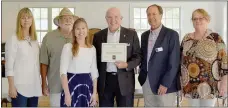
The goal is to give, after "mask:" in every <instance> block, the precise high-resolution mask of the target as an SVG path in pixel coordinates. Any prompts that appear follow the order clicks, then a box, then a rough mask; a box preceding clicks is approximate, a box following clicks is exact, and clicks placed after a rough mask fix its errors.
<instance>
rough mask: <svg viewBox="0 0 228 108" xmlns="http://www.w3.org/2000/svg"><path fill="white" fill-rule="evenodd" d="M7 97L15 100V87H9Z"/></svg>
mask: <svg viewBox="0 0 228 108" xmlns="http://www.w3.org/2000/svg"><path fill="white" fill-rule="evenodd" d="M9 96H10V97H11V98H17V90H16V87H15V86H14V85H10V86H9Z"/></svg>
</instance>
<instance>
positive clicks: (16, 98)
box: [5, 8, 42, 107]
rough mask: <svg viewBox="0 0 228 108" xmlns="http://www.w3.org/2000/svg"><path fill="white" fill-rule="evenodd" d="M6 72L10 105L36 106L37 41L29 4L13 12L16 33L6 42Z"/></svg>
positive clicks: (39, 93) (38, 71)
mask: <svg viewBox="0 0 228 108" xmlns="http://www.w3.org/2000/svg"><path fill="white" fill-rule="evenodd" d="M5 49H6V76H7V78H8V81H9V96H10V97H11V99H12V106H13V107H37V105H38V97H39V96H41V95H42V92H41V83H40V65H39V44H38V42H37V37H36V30H35V21H34V18H33V15H32V12H31V11H30V10H29V8H23V9H21V10H20V11H19V13H18V16H17V26H16V34H14V35H13V36H11V37H10V38H9V39H8V40H7V42H6V46H5Z"/></svg>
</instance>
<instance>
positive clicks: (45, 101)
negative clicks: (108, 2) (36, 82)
mask: <svg viewBox="0 0 228 108" xmlns="http://www.w3.org/2000/svg"><path fill="white" fill-rule="evenodd" d="M226 101H227V100H226ZM137 102H138V100H137V99H134V107H137ZM218 104H219V106H222V100H219V102H218ZM186 105H188V103H187V101H186V99H183V101H182V102H181V106H186ZM5 106H6V105H5V104H3V105H2V107H5ZM7 106H9V107H11V104H7ZM38 106H39V107H49V106H50V103H49V97H44V96H42V97H40V98H39V104H38ZM143 106H144V100H143V98H141V99H140V100H139V107H143ZM216 106H217V105H216Z"/></svg>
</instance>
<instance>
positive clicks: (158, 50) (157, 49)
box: [155, 47, 163, 52]
mask: <svg viewBox="0 0 228 108" xmlns="http://www.w3.org/2000/svg"><path fill="white" fill-rule="evenodd" d="M155 51H156V52H161V51H163V48H162V47H159V48H156V49H155Z"/></svg>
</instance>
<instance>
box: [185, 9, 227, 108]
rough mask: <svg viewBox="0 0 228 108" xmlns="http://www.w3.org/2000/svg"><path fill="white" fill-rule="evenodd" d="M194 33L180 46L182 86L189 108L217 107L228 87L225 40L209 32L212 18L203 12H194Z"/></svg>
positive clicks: (187, 35)
mask: <svg viewBox="0 0 228 108" xmlns="http://www.w3.org/2000/svg"><path fill="white" fill-rule="evenodd" d="M192 22H193V26H194V28H195V32H193V33H188V34H186V35H185V37H184V39H183V40H182V43H181V48H182V49H183V50H182V61H181V84H182V90H183V94H184V97H185V98H187V99H188V103H189V106H198V107H199V106H214V105H215V102H216V97H217V96H225V93H226V88H227V71H228V70H227V69H228V68H227V55H226V48H225V44H224V41H223V40H222V38H221V36H220V35H219V34H218V33H215V32H212V31H211V30H209V29H208V24H209V22H210V17H209V15H208V13H207V12H206V11H205V10H204V9H196V10H195V11H194V12H193V13H192Z"/></svg>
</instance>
